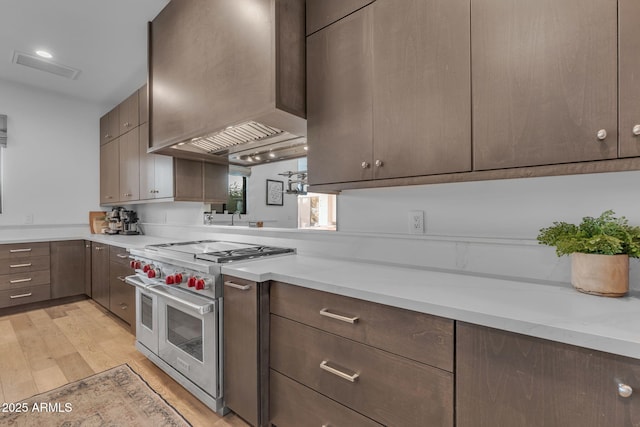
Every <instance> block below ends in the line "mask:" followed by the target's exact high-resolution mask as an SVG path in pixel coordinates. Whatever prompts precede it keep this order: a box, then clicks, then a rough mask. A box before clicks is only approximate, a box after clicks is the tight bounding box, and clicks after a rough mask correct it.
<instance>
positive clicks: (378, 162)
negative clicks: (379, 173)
mask: <svg viewBox="0 0 640 427" xmlns="http://www.w3.org/2000/svg"><path fill="white" fill-rule="evenodd" d="M382 166H384V163H383V161H382V160H376V167H377V168H381V167H382Z"/></svg>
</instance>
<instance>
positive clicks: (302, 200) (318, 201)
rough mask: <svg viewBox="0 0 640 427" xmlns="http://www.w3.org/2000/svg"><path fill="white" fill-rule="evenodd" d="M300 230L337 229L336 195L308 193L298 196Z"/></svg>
mask: <svg viewBox="0 0 640 427" xmlns="http://www.w3.org/2000/svg"><path fill="white" fill-rule="evenodd" d="M298 228H305V229H315V230H335V229H336V195H335V194H319V193H307V194H305V195H301V196H298Z"/></svg>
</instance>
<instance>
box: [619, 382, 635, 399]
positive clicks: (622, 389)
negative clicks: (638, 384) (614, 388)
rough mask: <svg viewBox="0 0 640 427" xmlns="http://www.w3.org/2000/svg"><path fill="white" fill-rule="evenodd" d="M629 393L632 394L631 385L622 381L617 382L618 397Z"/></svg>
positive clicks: (626, 395) (627, 395)
mask: <svg viewBox="0 0 640 427" xmlns="http://www.w3.org/2000/svg"><path fill="white" fill-rule="evenodd" d="M631 394H633V389H632V388H631V386H628V385H626V384H622V383H620V384H618V395H620V397H629V396H631Z"/></svg>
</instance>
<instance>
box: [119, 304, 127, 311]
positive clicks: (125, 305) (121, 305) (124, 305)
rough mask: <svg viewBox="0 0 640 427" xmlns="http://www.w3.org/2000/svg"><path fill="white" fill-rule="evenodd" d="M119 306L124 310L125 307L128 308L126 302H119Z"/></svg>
mask: <svg viewBox="0 0 640 427" xmlns="http://www.w3.org/2000/svg"><path fill="white" fill-rule="evenodd" d="M120 308H121V309H122V310H126V309H127V308H129V306H128V305H127V304H124V303H123V304H120Z"/></svg>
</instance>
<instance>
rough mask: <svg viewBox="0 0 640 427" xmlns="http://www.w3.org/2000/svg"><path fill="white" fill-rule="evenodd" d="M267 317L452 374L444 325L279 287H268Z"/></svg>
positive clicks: (449, 324)
mask: <svg viewBox="0 0 640 427" xmlns="http://www.w3.org/2000/svg"><path fill="white" fill-rule="evenodd" d="M271 312H272V313H274V314H277V315H279V316H282V317H286V318H288V319H292V320H295V321H297V322H301V323H305V324H307V325H310V326H313V327H316V328H319V329H322V330H325V331H328V332H331V333H334V334H337V335H340V336H343V337H346V338H349V339H352V340H355V341H358V342H362V343H364V344H368V345H371V346H373V347H377V348H380V349H383V350H386V351H389V352H391V353H394V354H398V355H400V356H404V357H408V358H409V359H413V360H417V361H419V362H422V363H427V364H429V365H432V366H436V367H438V368H441V369H444V370H447V371H449V372H453V321H452V320H449V319H444V318H441V317H436V316H431V315H428V314H424V313H418V312H415V311H410V310H404V309H401V308H396V307H390V306H388V305H383V304H376V303H372V302H368V301H363V300H359V299H355V298H348V297H343V296H340V295H336V294H331V293H328V292H322V291H316V290H313V289H307V288H303V287H300V286H293V285H287V284H284V283H279V282H274V283H272V285H271ZM321 312H322V313H323V314H324V315H323V314H321ZM331 315H338V316H339V317H340V318H342V320H340V319H339V318H335V317H329V316H331ZM349 318H351V319H353V318H357V320H354V323H349V322H346V321H345V320H346V319H349Z"/></svg>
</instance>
